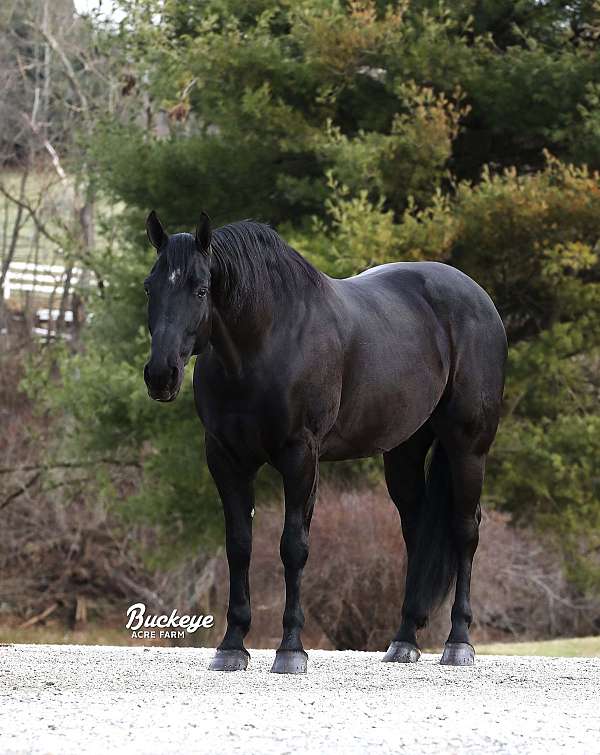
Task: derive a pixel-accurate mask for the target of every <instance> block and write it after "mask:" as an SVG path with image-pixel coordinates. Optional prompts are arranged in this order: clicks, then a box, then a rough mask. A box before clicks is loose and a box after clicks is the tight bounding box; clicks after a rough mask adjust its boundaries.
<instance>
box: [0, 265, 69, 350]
mask: <svg viewBox="0 0 600 755" xmlns="http://www.w3.org/2000/svg"><path fill="white" fill-rule="evenodd" d="M82 273H83V271H82V270H81V269H80V268H78V267H73V268H71V269H70V270H68V269H67V268H65V267H63V266H62V265H36V264H34V263H31V262H11V264H10V267H9V268H8V271H7V274H6V277H5V279H4V286H3V291H2V297H3V298H4V300H5V301H8V300H9V299H11V298H15V294H17V293H18V294H19V295H22V294H28V293H29V294H32V295H33V296H34V297H35V300H36V301H38V302H40V303H41V301H44V302H46V304H47V306H45V307H41V308H39V309H37V310H36V312H35V323H34V327H33V332H34V333H35V334H36V335H39V336H45V337H50V338H52V337H54V336H55V331H54V329H53V325H54V324H55V323H56V321H57V320H58V318H59V316H60V310H59V309H58V308H54V307H52V303H53V302H60V301H61V299H62V297H63V294H64V290H65V286H66V285H67V280H68V287H69V290H71V289H72V288H73V287H74V286H76V285H77V284H78V283H79V282H80V281H81V277H82ZM63 317H64V322H65V324H67V326H68V325H69V324H71V323H72V322H73V312H72V311H71V310H70V309H68V308H67V309H66V310H65V312H64V313H63ZM64 335H65V336H66V337H67V338H68V337H69V334H68V332H66V333H65V334H64Z"/></svg>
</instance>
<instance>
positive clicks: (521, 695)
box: [0, 645, 600, 755]
mask: <svg viewBox="0 0 600 755" xmlns="http://www.w3.org/2000/svg"><path fill="white" fill-rule="evenodd" d="M210 656H211V651H209V650H197V649H183V648H182V649H170V648H117V647H81V646H50V645H45V646H44V645H37V646H33V645H16V646H5V647H0V693H1V700H0V752H2V753H82V752H83V753H92V752H93V753H103V754H104V753H107V752H127V753H187V752H194V753H196V752H197V753H210V754H211V755H214V754H215V753H217V754H218V753H243V754H244V755H250V754H252V753H261V755H262V754H267V755H268V754H270V753H273V754H274V753H278V754H283V753H319V754H320V753H329V752H331V753H333V752H341V753H345V755H346V754H348V753H357V754H358V753H365V752H377V753H388V752H390V753H391V752H407V753H410V754H411V755H415V754H418V753H434V752H435V753H438V752H452V753H481V752H485V753H486V754H487V753H521V752H523V753H544V755H549V753H553V752H557V751H560V750H565V751H567V750H568V751H570V753H572V754H573V755H575V754H576V755H579V754H580V753H600V659H587V658H573V659H571V658H568V659H567V658H561V659H554V658H524V657H490V656H488V657H481V658H479V659H478V660H477V665H476V666H475V667H474V668H448V667H443V666H439V665H438V663H437V660H438V659H437V657H434V656H424V657H423V658H422V659H421V661H420V662H419V663H418V664H415V665H406V666H404V665H394V664H382V663H379V658H380V657H381V655H380V654H374V653H353V652H344V653H342V652H327V651H313V652H311V653H309V673H308V675H307V676H305V677H289V676H279V675H276V674H269V673H268V669H269V667H270V664H271V661H272V658H273V652H272V651H265V650H262V651H257V650H255V651H254V652H253V653H252V661H251V664H250V667H249V669H248V671H246V672H237V673H234V674H222V673H215V672H209V671H207V670H206V667H207V663H208V660H209V658H210Z"/></svg>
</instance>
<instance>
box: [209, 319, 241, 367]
mask: <svg viewBox="0 0 600 755" xmlns="http://www.w3.org/2000/svg"><path fill="white" fill-rule="evenodd" d="M210 341H211V344H212V347H213V348H214V350H215V351H216V352H217V354H218V355H219V357H220V358H221V361H222V362H223V366H224V367H225V370H226V372H227V373H228V374H229V375H232V376H236V377H238V376H239V375H241V372H242V358H243V357H242V350H241V349H240V345H239V344H238V343H236V342H235V340H234V337H233V335H232V333H231V332H230V328H229V327H228V325H227V322H226V320H225V319H223V317H221V314H220V313H219V310H218V309H217V308H216V307H213V311H212V334H211V339H210Z"/></svg>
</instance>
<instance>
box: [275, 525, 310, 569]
mask: <svg viewBox="0 0 600 755" xmlns="http://www.w3.org/2000/svg"><path fill="white" fill-rule="evenodd" d="M279 553H280V555H281V560H282V562H283V565H284V567H285V568H286V569H292V570H294V569H296V570H300V569H303V568H304V566H305V564H306V561H307V560H308V533H307V532H306V530H305V529H304V528H301V529H295V528H294V529H293V530H292V529H291V528H290V529H288V528H285V529H284V531H283V534H282V536H281V543H280V545H279Z"/></svg>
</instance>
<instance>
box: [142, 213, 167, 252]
mask: <svg viewBox="0 0 600 755" xmlns="http://www.w3.org/2000/svg"><path fill="white" fill-rule="evenodd" d="M146 233H147V234H148V239H149V240H150V243H151V244H152V246H153V247H154V248H155V249H156V251H157V252H160V249H161V247H162V245H163V244H164V243H165V241H167V239H168V238H169V237H168V235H167V233H166V232H165V230H164V228H163V227H162V224H161V222H160V220H159V219H158V215H157V214H156V213H155V212H154V210H152V212H151V213H150V214H149V215H148V217H147V218H146Z"/></svg>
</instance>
